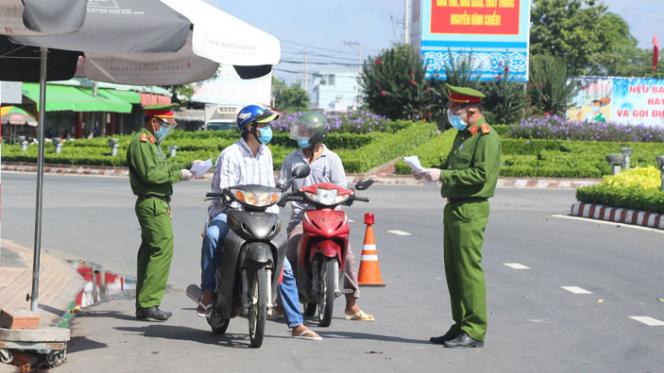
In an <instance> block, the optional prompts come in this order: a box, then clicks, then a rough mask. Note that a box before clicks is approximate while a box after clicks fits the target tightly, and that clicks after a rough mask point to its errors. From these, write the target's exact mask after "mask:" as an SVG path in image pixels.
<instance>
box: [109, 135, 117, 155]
mask: <svg viewBox="0 0 664 373" xmlns="http://www.w3.org/2000/svg"><path fill="white" fill-rule="evenodd" d="M108 146H110V147H111V157H115V156H116V155H118V148H119V147H120V145H119V144H118V139H108Z"/></svg>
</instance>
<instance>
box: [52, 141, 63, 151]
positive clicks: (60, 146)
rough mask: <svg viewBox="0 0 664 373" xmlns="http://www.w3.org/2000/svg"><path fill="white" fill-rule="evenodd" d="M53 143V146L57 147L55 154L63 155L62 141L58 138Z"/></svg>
mask: <svg viewBox="0 0 664 373" xmlns="http://www.w3.org/2000/svg"><path fill="white" fill-rule="evenodd" d="M52 141H53V145H54V146H55V154H60V153H62V140H60V139H59V138H57V137H56V138H54V139H53V140H52Z"/></svg>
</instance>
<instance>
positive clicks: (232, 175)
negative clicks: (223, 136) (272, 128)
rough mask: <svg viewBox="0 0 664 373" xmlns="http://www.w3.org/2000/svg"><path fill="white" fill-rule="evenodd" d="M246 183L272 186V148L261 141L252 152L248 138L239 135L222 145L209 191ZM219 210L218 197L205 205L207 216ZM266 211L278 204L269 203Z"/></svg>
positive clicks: (212, 215) (219, 190)
mask: <svg viewBox="0 0 664 373" xmlns="http://www.w3.org/2000/svg"><path fill="white" fill-rule="evenodd" d="M249 184H256V185H265V186H270V187H274V186H275V182H274V168H273V165H272V152H271V151H270V148H268V147H267V146H265V145H263V144H261V145H260V147H259V148H258V152H257V153H256V156H254V155H253V154H252V152H251V149H249V145H248V144H247V142H246V141H244V139H240V141H238V142H236V143H235V144H233V145H231V146H229V147H227V148H226V149H224V150H223V151H222V152H221V154H220V155H219V157H218V158H217V163H216V167H215V170H214V176H213V177H212V192H213V193H221V190H222V189H223V188H228V187H233V186H236V185H249ZM236 207H237V206H234V208H236ZM221 212H224V208H223V206H221V204H220V203H219V201H212V203H211V204H210V207H208V215H209V217H210V219H212V218H213V217H215V216H216V215H217V214H219V213H221ZM267 212H271V213H274V214H278V213H279V207H278V206H276V205H275V206H271V207H269V208H268V209H267Z"/></svg>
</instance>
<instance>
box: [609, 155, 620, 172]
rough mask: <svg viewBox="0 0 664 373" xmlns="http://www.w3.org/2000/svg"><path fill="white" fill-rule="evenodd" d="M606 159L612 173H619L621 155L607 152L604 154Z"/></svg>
mask: <svg viewBox="0 0 664 373" xmlns="http://www.w3.org/2000/svg"><path fill="white" fill-rule="evenodd" d="M606 161H607V162H609V166H611V171H612V172H613V174H614V175H618V174H619V173H620V165H622V164H623V155H622V154H617V153H616V154H609V155H607V156H606Z"/></svg>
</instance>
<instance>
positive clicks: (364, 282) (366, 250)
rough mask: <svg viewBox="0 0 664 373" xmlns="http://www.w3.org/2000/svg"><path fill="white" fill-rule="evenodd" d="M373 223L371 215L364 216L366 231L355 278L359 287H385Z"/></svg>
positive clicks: (373, 219)
mask: <svg viewBox="0 0 664 373" xmlns="http://www.w3.org/2000/svg"><path fill="white" fill-rule="evenodd" d="M374 223H375V218H374V215H373V214H371V213H368V214H365V215H364V224H366V225H367V231H366V233H365V234H364V247H363V248H362V260H361V261H360V273H359V275H358V276H357V280H358V281H357V282H358V283H359V285H360V286H385V283H384V282H383V278H382V277H381V275H380V265H379V264H378V251H377V250H376V238H375V236H374V231H373V225H374Z"/></svg>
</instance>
